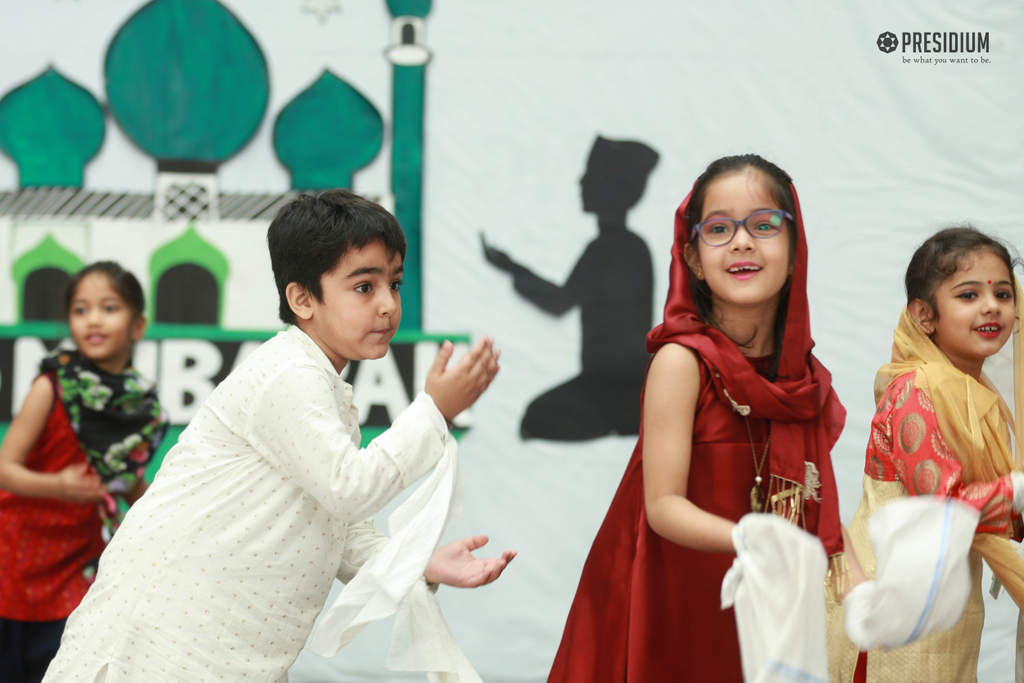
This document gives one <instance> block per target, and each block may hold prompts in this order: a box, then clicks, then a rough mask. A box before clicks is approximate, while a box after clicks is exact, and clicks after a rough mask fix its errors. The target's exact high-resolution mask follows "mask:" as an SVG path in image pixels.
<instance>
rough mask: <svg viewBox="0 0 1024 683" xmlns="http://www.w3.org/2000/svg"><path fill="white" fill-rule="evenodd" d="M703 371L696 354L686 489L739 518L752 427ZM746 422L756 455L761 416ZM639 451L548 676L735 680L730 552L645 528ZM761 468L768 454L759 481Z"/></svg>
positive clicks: (739, 677)
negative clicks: (728, 593) (725, 583)
mask: <svg viewBox="0 0 1024 683" xmlns="http://www.w3.org/2000/svg"><path fill="white" fill-rule="evenodd" d="M754 362H755V363H758V362H760V359H759V360H758V361H754ZM708 372H709V371H708V369H707V367H706V366H705V365H704V364H703V363H701V364H700V382H701V385H700V392H699V395H698V400H697V410H696V416H695V419H694V427H693V447H692V451H691V461H690V472H689V480H688V483H687V497H688V498H689V499H690V500H691V501H692V502H693V503H694V504H695V505H697V506H698V507H700V508H701V509H703V510H706V511H707V512H710V513H712V514H715V515H719V516H721V517H725V518H726V519H730V520H733V521H739V519H740V517H742V516H743V515H745V514H746V513H748V512H750V491H751V488H752V487H753V486H754V476H755V471H754V460H753V455H752V453H751V443H750V437H749V436H748V434H747V427H746V425H745V424H744V420H743V418H742V417H740V416H739V415H737V414H736V413H734V412H733V411H732V409H731V408H730V407H729V406H727V405H724V404H723V403H722V402H721V401H720V400H719V399H718V397H717V395H716V394H715V390H714V387H713V385H712V382H711V378H710V376H709V374H708ZM750 427H751V430H752V432H753V436H754V447H755V449H756V451H757V455H758V457H759V458H760V457H761V455H762V453H764V446H765V439H766V437H767V434H768V423H767V421H766V420H763V419H755V418H751V419H750ZM641 455H642V454H641V448H640V447H639V446H638V448H637V449H636V450H635V451H634V453H633V456H632V458H631V459H630V461H629V464H628V465H627V466H626V472H625V474H624V475H623V478H622V482H621V484H620V485H619V488H618V491H617V492H616V494H615V497H614V499H613V500H612V503H611V506H610V508H609V510H608V514H607V515H606V517H605V519H604V522H603V524H602V525H601V528H600V530H599V531H598V533H597V537H596V538H595V539H594V544H593V546H592V548H591V550H590V555H589V556H588V558H587V561H586V564H585V565H584V567H583V574H582V577H581V578H580V583H579V588H578V589H577V591H576V597H575V599H574V600H573V604H572V608H571V609H570V612H569V617H568V620H567V621H566V625H565V631H564V633H563V635H562V641H561V645H560V646H559V648H558V654H557V655H556V657H555V662H554V665H553V666H552V669H551V673H550V676H549V678H548V682H549V683H562V682H572V683H604V682H607V683H612V682H614V683H622V682H623V681H626V682H628V683H659V682H665V683H669V682H671V683H680V682H686V681H694V682H696V681H701V682H705V681H717V682H723V683H726V682H729V681H736V682H737V683H741V682H742V681H743V673H742V670H741V663H740V652H739V640H738V636H737V633H736V618H735V615H734V613H733V610H732V609H728V610H722V609H721V588H722V579H723V577H724V576H725V572H726V571H727V570H728V569H729V567H730V566H732V562H733V558H734V556H733V555H731V554H721V553H709V552H702V551H699V550H692V549H690V548H684V547H682V546H680V545H677V544H675V543H672V542H671V541H668V540H665V539H663V538H662V537H661V536H659V535H658V534H656V533H655V532H654V531H653V530H652V529H651V527H650V525H648V523H647V515H646V511H645V507H644V488H643V463H642V460H641ZM768 471H769V463H767V462H765V463H764V465H763V466H762V469H761V472H762V476H763V477H764V478H765V481H767V479H768V475H767V473H768Z"/></svg>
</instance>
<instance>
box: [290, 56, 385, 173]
mask: <svg viewBox="0 0 1024 683" xmlns="http://www.w3.org/2000/svg"><path fill="white" fill-rule="evenodd" d="M383 144H384V121H383V119H382V118H381V115H380V113H379V112H378V111H377V109H376V108H375V107H374V106H373V104H372V103H371V102H370V101H369V100H368V99H366V97H364V96H363V95H362V93H360V92H359V91H358V90H356V89H355V88H353V87H352V86H350V85H349V84H348V83H346V82H345V81H343V80H341V79H340V78H338V77H337V76H335V75H334V74H332V73H331V72H330V71H327V70H325V71H324V72H323V74H322V75H321V76H320V78H318V79H317V81H316V82H315V83H314V84H313V85H311V86H310V87H309V88H307V89H306V90H304V91H303V92H301V93H299V94H298V95H297V96H296V97H295V99H294V100H292V101H291V102H290V103H289V104H288V106H286V107H285V108H284V109H282V110H281V113H280V114H278V116H277V121H276V122H275V123H274V149H275V151H276V152H277V157H278V159H280V160H281V163H282V164H284V165H285V167H286V168H287V169H288V170H289V171H291V174H292V188H293V189H296V190H322V189H328V188H332V187H348V188H351V187H352V174H353V173H355V172H356V171H358V170H359V169H361V168H363V167H364V166H366V165H367V164H369V163H370V162H371V161H373V159H374V157H376V156H377V153H378V152H380V148H381V146H382V145H383Z"/></svg>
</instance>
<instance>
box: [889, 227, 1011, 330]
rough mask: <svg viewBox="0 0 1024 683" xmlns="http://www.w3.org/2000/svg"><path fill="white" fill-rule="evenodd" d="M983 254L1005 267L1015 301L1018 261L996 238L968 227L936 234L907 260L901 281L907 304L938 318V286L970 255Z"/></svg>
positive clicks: (953, 228) (948, 229)
mask: <svg viewBox="0 0 1024 683" xmlns="http://www.w3.org/2000/svg"><path fill="white" fill-rule="evenodd" d="M986 250H987V251H989V252H991V253H993V254H995V255H996V256H997V257H998V258H999V260H1000V261H1002V262H1003V263H1005V264H1006V269H1007V270H1008V271H1010V284H1011V285H1013V290H1014V298H1016V296H1017V294H1016V292H1017V277H1016V276H1015V275H1014V273H1013V267H1014V266H1015V265H1017V264H1018V263H1020V259H1019V258H1018V257H1016V256H1013V255H1011V254H1010V250H1009V249H1008V248H1007V247H1006V245H1005V244H1003V243H1002V242H1000V241H999V240H997V239H996V238H994V237H989V236H988V235H986V234H985V233H983V232H981V231H980V230H978V229H977V228H975V227H973V226H971V225H962V226H956V227H952V228H946V229H945V230H940V231H939V232H937V233H935V234H934V235H932V236H931V237H929V238H928V239H926V240H925V241H924V243H923V244H922V245H921V246H920V247H918V248H917V251H915V252H914V255H913V256H912V257H910V265H908V266H907V274H906V276H905V278H904V280H903V284H904V286H905V287H906V288H907V303H908V304H909V303H910V302H911V301H914V300H915V299H920V300H921V301H923V302H925V303H926V304H928V305H929V306H931V309H932V311H933V313H934V314H935V315H938V309H937V308H936V306H935V292H936V291H937V290H938V288H939V286H940V285H941V284H942V283H943V282H945V281H946V280H947V279H949V278H951V277H953V276H954V275H956V272H957V271H958V270H959V269H960V266H961V265H964V263H965V261H967V260H968V259H969V258H970V257H971V256H972V255H973V254H975V253H977V252H979V251H986Z"/></svg>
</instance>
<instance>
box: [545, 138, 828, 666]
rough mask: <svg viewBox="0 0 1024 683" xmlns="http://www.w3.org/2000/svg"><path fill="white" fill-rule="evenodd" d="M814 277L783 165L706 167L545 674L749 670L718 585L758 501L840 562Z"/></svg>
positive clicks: (720, 163) (689, 205)
mask: <svg viewBox="0 0 1024 683" xmlns="http://www.w3.org/2000/svg"><path fill="white" fill-rule="evenodd" d="M806 282H807V244H806V241H805V238H804V231H803V223H802V220H801V217H800V208H799V204H798V203H797V197H796V191H795V189H794V188H793V185H792V183H791V181H790V178H789V176H788V175H787V174H786V173H785V172H784V171H782V169H780V168H779V167H777V166H775V165H774V164H772V163H770V162H768V161H765V160H764V159H762V158H761V157H758V156H756V155H752V154H751V155H744V156H733V157H726V158H723V159H719V160H717V161H715V162H713V163H712V164H711V165H710V166H708V168H707V170H706V171H705V172H704V173H703V174H702V175H701V176H700V177H699V178H698V179H697V181H696V183H695V184H694V186H693V190H692V191H691V193H690V195H689V196H688V197H687V198H686V199H685V200H684V201H683V203H682V205H681V206H680V207H679V209H678V211H677V212H676V222H675V242H674V244H673V247H672V266H671V272H670V286H669V293H668V300H667V303H666V305H665V317H664V322H663V323H662V324H661V325H659V326H657V327H655V328H654V330H652V331H651V332H650V334H649V335H648V337H647V349H648V351H649V352H651V353H653V354H654V357H653V358H652V360H651V362H650V365H649V366H648V371H647V380H646V385H645V389H644V392H643V394H642V396H641V401H642V405H643V425H642V428H641V435H640V439H639V441H638V442H637V445H636V449H635V450H634V452H633V457H632V458H631V460H630V462H629V464H628V466H627V468H626V473H625V475H624V476H623V479H622V483H621V484H620V486H619V489H618V491H617V493H616V494H615V497H614V499H613V501H612V504H611V508H610V509H609V511H608V514H607V516H606V518H605V520H604V523H603V525H602V526H601V529H600V530H599V532H598V534H597V538H596V539H595V541H594V545H593V548H592V549H591V552H590V556H589V557H588V559H587V562H586V565H585V566H584V568H583V576H582V578H581V580H580V584H579V588H578V590H577V593H576V598H575V600H574V602H573V605H572V609H571V611H570V613H569V617H568V621H567V623H566V626H565V632H564V634H563V637H562V642H561V646H560V647H559V650H558V654H557V656H556V658H555V662H554V665H553V667H552V670H551V674H550V677H549V679H548V680H549V683H556V682H561V681H572V682H576V683H583V682H584V681H585V682H586V683H594V682H598V683H600V682H603V681H608V682H612V681H614V682H615V683H621V682H622V681H629V682H636V683H639V682H641V681H642V682H644V683H652V682H655V683H656V682H659V681H666V682H668V681H671V682H673V683H677V682H679V681H712V680H713V681H737V682H739V681H742V680H743V673H742V670H741V661H740V651H739V642H738V637H737V629H736V618H735V616H734V613H733V610H732V609H729V610H722V609H721V597H720V596H721V590H722V579H723V577H724V575H725V573H726V571H727V570H728V569H729V567H730V566H731V565H732V563H733V559H734V554H735V551H734V549H733V542H732V537H731V534H732V531H733V528H734V526H735V525H736V523H737V521H738V520H739V519H740V518H741V517H742V516H743V515H745V514H746V513H749V512H751V511H754V512H770V513H775V514H778V515H781V516H783V517H785V518H786V519H788V520H790V521H792V522H793V523H795V524H797V525H799V526H801V527H803V528H804V529H806V530H807V531H809V532H811V533H813V534H816V535H817V536H818V537H819V538H820V539H821V541H822V544H823V545H824V547H825V550H826V553H827V554H828V555H829V557H830V560H831V563H830V567H831V569H830V571H834V572H835V573H836V574H839V573H840V571H839V570H840V569H841V567H842V566H843V565H842V562H841V561H840V557H841V552H842V550H843V538H842V530H841V526H840V522H839V506H838V499H837V494H836V488H835V481H834V478H833V473H832V464H831V460H830V455H829V452H830V449H831V448H832V446H833V444H835V442H836V439H837V438H838V437H839V433H840V431H841V430H842V427H843V422H844V419H845V410H844V409H843V406H842V405H841V404H840V402H839V399H838V398H837V397H836V394H835V392H834V391H833V390H832V387H831V376H830V375H829V373H828V371H827V370H825V368H824V367H822V365H821V364H820V363H819V362H818V361H817V360H816V359H815V358H814V356H812V355H811V347H812V346H813V342H812V340H811V335H810V324H809V319H808V304H807V292H806ZM823 578H824V577H823Z"/></svg>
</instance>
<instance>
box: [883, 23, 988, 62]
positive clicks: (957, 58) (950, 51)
mask: <svg viewBox="0 0 1024 683" xmlns="http://www.w3.org/2000/svg"><path fill="white" fill-rule="evenodd" d="M989 44H990V42H989V34H988V31H985V32H984V33H983V32H981V31H903V32H902V33H901V34H900V35H899V36H897V35H896V34H895V33H893V32H892V31H885V32H883V33H880V34H878V40H876V41H875V45H877V46H878V49H879V50H881V51H882V52H884V53H886V54H889V53H892V52H895V51H896V48H902V49H901V50H900V51H901V53H903V54H906V53H907V52H910V53H911V54H914V55H918V56H915V57H903V62H904V63H907V64H910V63H920V64H946V63H949V64H979V63H981V64H989V63H991V61H992V60H990V59H987V58H985V57H980V56H979V57H970V56H967V55H970V54H978V53H986V54H987V53H988V52H989ZM921 54H939V55H945V56H942V57H921V56H919V55H921Z"/></svg>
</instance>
